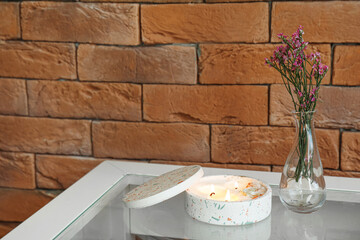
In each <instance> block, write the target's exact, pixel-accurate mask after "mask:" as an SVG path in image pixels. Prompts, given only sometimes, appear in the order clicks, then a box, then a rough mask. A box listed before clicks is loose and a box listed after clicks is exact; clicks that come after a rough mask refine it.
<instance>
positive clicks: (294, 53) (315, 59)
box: [265, 26, 328, 112]
mask: <svg viewBox="0 0 360 240" xmlns="http://www.w3.org/2000/svg"><path fill="white" fill-rule="evenodd" d="M303 35H304V31H303V27H302V26H299V28H298V29H297V31H296V32H295V33H293V34H292V35H291V37H288V36H286V35H284V34H283V33H280V34H278V35H277V36H278V37H279V38H280V39H281V42H282V43H283V45H280V46H278V47H276V49H275V51H274V53H273V55H272V56H271V57H270V58H266V59H265V63H266V64H267V65H269V66H270V67H273V68H275V69H276V70H277V71H279V72H280V74H281V77H282V79H283V81H284V84H285V86H286V89H287V90H288V92H289V93H290V95H291V97H292V100H293V102H294V107H295V111H297V112H302V111H313V110H314V109H315V106H316V100H317V98H318V90H319V87H320V83H321V80H322V79H323V78H324V76H325V74H326V72H327V71H328V66H326V65H323V64H322V63H321V56H320V53H318V52H316V53H311V54H309V55H306V54H305V50H306V49H307V46H308V44H309V43H308V42H305V41H304V39H303ZM291 85H292V87H291Z"/></svg>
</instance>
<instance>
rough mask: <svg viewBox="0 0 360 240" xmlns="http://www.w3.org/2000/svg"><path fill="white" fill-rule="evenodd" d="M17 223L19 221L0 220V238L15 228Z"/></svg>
mask: <svg viewBox="0 0 360 240" xmlns="http://www.w3.org/2000/svg"><path fill="white" fill-rule="evenodd" d="M18 225H19V223H15V222H1V223H0V238H2V237H4V236H5V235H6V234H8V233H9V232H10V231H11V230H13V229H14V228H16V227H17V226H18Z"/></svg>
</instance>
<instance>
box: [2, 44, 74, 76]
mask: <svg viewBox="0 0 360 240" xmlns="http://www.w3.org/2000/svg"><path fill="white" fill-rule="evenodd" d="M0 76H3V77H19V78H39V79H59V78H67V79H75V78H76V62H75V46H74V45H73V44H67V43H34V42H0Z"/></svg>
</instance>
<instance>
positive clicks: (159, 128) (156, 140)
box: [93, 122, 210, 162]
mask: <svg viewBox="0 0 360 240" xmlns="http://www.w3.org/2000/svg"><path fill="white" fill-rule="evenodd" d="M93 144H94V156H95V157H112V158H130V159H134V158H135V159H158V160H176V161H192V162H197V161H198V162H208V161H209V160H210V159H209V127H208V126H201V125H195V124H154V123H121V122H94V123H93Z"/></svg>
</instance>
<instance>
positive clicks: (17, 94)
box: [0, 0, 360, 238]
mask: <svg viewBox="0 0 360 240" xmlns="http://www.w3.org/2000/svg"><path fill="white" fill-rule="evenodd" d="M0 2H1V3H0V238H1V236H2V235H4V234H6V233H7V232H8V231H10V230H11V229H12V228H13V227H15V226H17V224H18V223H20V222H21V221H23V220H24V219H26V218H27V217H28V216H30V215H31V214H32V213H34V212H35V211H36V210H37V209H39V208H40V207H42V206H43V205H44V204H45V203H47V202H48V201H50V200H51V199H52V198H53V197H54V196H55V195H56V194H57V193H58V192H60V191H61V190H64V189H66V188H68V187H69V186H71V185H72V184H73V183H74V182H76V181H77V180H79V179H80V178H81V177H82V176H84V175H85V174H86V173H87V172H89V171H90V170H91V169H93V168H94V167H96V166H97V165H98V164H100V163H101V162H102V161H105V160H108V159H112V160H114V159H116V160H119V161H142V162H150V163H162V164H176V165H193V164H194V165H195V164H198V165H201V166H203V167H217V168H230V169H244V170H255V171H270V170H271V171H281V169H282V166H283V164H284V163H285V160H286V158H287V155H288V153H289V151H290V148H291V145H292V143H293V138H294V134H295V128H294V120H293V117H292V116H291V114H290V112H291V111H292V110H293V106H292V102H291V99H290V96H289V94H288V93H287V91H286V89H285V87H284V86H283V85H282V79H281V76H280V74H279V73H278V72H277V71H276V70H274V69H273V68H269V67H268V66H266V65H265V64H264V58H266V57H269V56H271V55H272V53H273V51H274V50H275V48H276V47H277V46H279V43H280V42H279V39H278V38H277V36H276V35H277V34H278V33H280V32H283V33H285V34H286V35H291V34H292V33H293V32H295V31H296V29H297V28H298V26H299V25H303V27H304V31H305V35H304V40H305V41H309V42H310V44H309V46H308V49H307V50H306V53H307V54H310V53H311V52H320V53H321V57H322V62H323V64H326V65H328V66H329V67H330V69H329V71H328V73H327V75H326V77H325V78H324V80H323V81H322V87H321V89H320V99H321V100H320V101H319V102H318V105H317V113H316V115H315V125H316V139H317V143H318V146H319V151H320V157H321V159H322V163H323V166H324V168H325V169H324V173H325V175H330V176H341V177H360V150H359V149H360V107H359V102H360V77H359V76H360V70H359V69H360V64H359V62H360V57H359V56H360V46H359V44H360V24H359V23H360V14H359V13H360V1H308V0H300V1H265V0H133V1H131V0H76V1H73V0H71V1H69V0H52V1H42V0H32V1H26V0H24V1H12V0H8V1H0ZM308 67H309V69H310V68H311V66H308ZM40 189H47V190H46V191H43V190H40ZM53 193H54V194H53Z"/></svg>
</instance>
